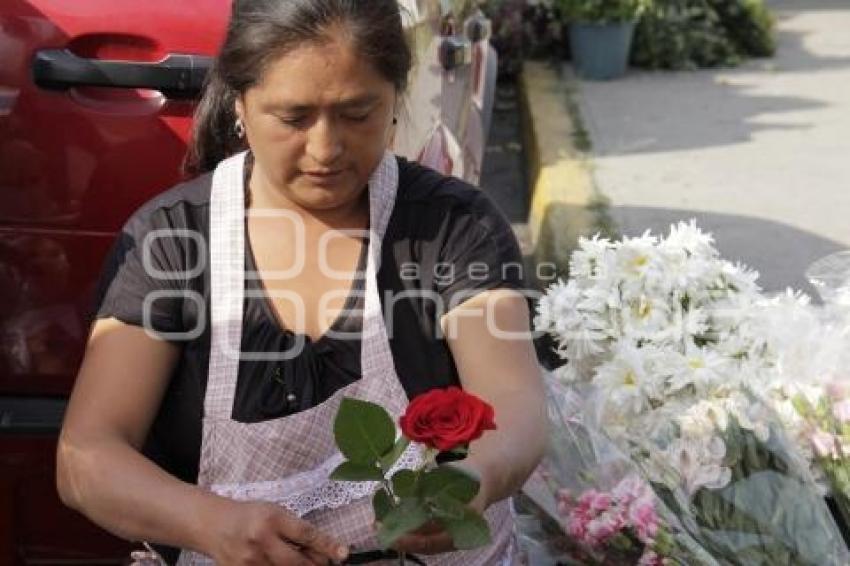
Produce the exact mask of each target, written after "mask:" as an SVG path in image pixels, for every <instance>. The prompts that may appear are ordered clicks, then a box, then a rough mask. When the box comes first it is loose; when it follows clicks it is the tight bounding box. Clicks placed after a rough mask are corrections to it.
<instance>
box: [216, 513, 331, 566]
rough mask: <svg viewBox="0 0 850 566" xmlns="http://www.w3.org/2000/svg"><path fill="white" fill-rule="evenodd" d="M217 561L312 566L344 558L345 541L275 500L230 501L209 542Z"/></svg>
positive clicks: (260, 565)
mask: <svg viewBox="0 0 850 566" xmlns="http://www.w3.org/2000/svg"><path fill="white" fill-rule="evenodd" d="M206 546H207V548H206V552H205V553H206V554H208V555H209V556H210V557H211V558H213V560H214V561H215V563H216V564H227V565H228V566H231V565H232V566H249V565H250V566H308V565H310V566H312V565H315V564H331V563H335V562H341V561H342V560H345V558H346V557H347V556H348V549H347V548H346V547H345V545H343V544H341V543H340V542H339V541H337V540H335V539H334V538H333V537H331V536H330V535H328V534H326V533H323V532H321V531H320V530H319V529H317V528H316V527H315V526H313V525H312V524H310V523H308V522H307V521H304V520H302V519H299V518H298V517H296V516H294V515H293V514H291V513H289V512H288V511H286V510H285V509H284V508H282V507H280V506H278V505H275V504H273V503H265V502H254V501H251V502H237V501H228V502H227V504H226V506H225V507H224V508H223V510H222V512H220V513H217V521H216V522H215V524H214V525H213V528H212V529H210V540H209V543H208V544H207V545H206Z"/></svg>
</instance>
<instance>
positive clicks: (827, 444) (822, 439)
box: [809, 430, 838, 458]
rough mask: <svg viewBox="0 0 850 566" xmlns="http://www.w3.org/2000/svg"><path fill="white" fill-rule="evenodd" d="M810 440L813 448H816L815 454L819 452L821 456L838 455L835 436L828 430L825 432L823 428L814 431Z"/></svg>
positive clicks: (834, 456) (835, 456) (833, 456)
mask: <svg viewBox="0 0 850 566" xmlns="http://www.w3.org/2000/svg"><path fill="white" fill-rule="evenodd" d="M809 440H810V441H811V443H812V448H814V450H815V454H817V455H818V456H820V457H821V458H837V457H838V450H837V448H836V445H835V437H834V436H832V435H831V434H829V433H828V432H824V431H822V430H818V431H816V432H813V433H812V435H811V436H810V437H809Z"/></svg>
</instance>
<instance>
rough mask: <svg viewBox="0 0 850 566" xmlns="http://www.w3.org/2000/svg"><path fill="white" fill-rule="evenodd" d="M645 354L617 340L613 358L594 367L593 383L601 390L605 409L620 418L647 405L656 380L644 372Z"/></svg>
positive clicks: (634, 413)
mask: <svg viewBox="0 0 850 566" xmlns="http://www.w3.org/2000/svg"><path fill="white" fill-rule="evenodd" d="M645 354H646V353H645V352H643V351H641V350H640V349H639V348H636V347H634V346H632V345H631V344H628V343H620V344H618V345H617V347H616V350H615V351H614V353H613V358H612V359H611V360H610V361H608V362H605V363H603V364H601V365H600V366H599V367H598V368H596V373H595V375H594V376H593V383H594V384H595V385H596V386H597V387H599V388H600V389H601V391H602V394H603V398H604V399H605V402H606V403H607V405H608V407H607V409H608V410H609V411H613V413H615V414H616V415H617V416H619V417H623V416H627V415H637V414H639V413H641V412H643V411H644V410H645V409H646V408H648V406H649V399H650V396H651V394H652V393H653V388H654V387H655V386H656V383H655V381H654V380H653V379H651V378H650V376H649V375H648V373H647V371H646V355H645Z"/></svg>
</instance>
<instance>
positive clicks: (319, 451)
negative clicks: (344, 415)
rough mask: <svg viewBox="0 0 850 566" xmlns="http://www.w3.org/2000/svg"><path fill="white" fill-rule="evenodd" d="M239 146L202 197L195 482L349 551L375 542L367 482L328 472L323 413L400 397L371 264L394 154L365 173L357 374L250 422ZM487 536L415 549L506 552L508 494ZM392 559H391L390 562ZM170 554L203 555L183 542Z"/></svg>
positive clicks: (196, 560)
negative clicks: (243, 356) (204, 333)
mask: <svg viewBox="0 0 850 566" xmlns="http://www.w3.org/2000/svg"><path fill="white" fill-rule="evenodd" d="M245 158H246V153H245V152H243V153H240V154H238V155H235V156H233V157H231V158H229V159H226V160H224V161H222V162H221V163H220V164H219V165H218V167H217V168H216V170H215V173H214V175H213V182H212V194H211V197H210V260H211V261H210V268H211V274H210V281H211V294H210V296H211V303H212V304H211V310H212V321H211V322H212V336H211V348H210V363H209V377H208V382H207V390H206V397H205V399H204V417H203V436H202V441H201V460H200V467H199V473H198V485H200V486H201V487H204V488H206V489H209V490H211V491H213V492H215V493H217V494H219V495H222V496H225V497H230V498H233V499H238V500H263V501H269V502H273V503H277V504H279V505H281V506H283V507H285V508H286V509H287V510H289V511H290V512H292V513H294V514H296V515H298V516H299V517H302V518H304V519H305V520H308V521H310V522H311V523H313V524H315V525H316V526H318V527H319V528H320V529H322V530H324V531H325V532H327V533H329V534H331V535H332V536H334V537H336V538H337V539H338V540H340V541H341V542H343V543H345V544H347V545H349V546H350V548H351V551H352V552H358V551H368V550H374V549H375V548H377V541H376V538H375V536H374V532H373V526H372V525H373V522H374V516H373V512H372V504H371V495H372V493H374V491H375V490H376V489H377V487H378V484H377V483H376V482H336V481H331V480H329V479H328V476H329V475H330V473H331V471H333V469H334V468H335V467H336V466H337V465H338V464H339V463H340V462H342V461H343V457H342V455H341V454H340V453H339V451H338V450H337V449H336V444H335V442H334V437H333V420H334V417H335V416H336V413H337V409H338V407H339V403H340V401H341V400H342V398H343V397H356V398H358V399H363V400H367V401H372V402H374V403H378V404H380V405H382V406H383V407H384V408H386V409H387V411H388V412H389V413H390V415H391V416H392V417H393V419H394V420H396V422H397V421H398V418H399V416H400V415H402V414H403V413H404V410H405V408H406V407H407V404H408V399H407V395H406V394H405V391H404V389H403V388H402V386H401V383H400V381H399V379H398V376H397V375H396V372H395V366H394V364H393V358H392V353H391V352H390V346H389V341H388V339H387V332H386V327H385V324H384V319H383V315H382V311H381V304H380V300H379V296H378V289H377V283H376V273H377V270H378V267H379V263H380V258H381V243H382V240H383V236H384V233H385V231H386V227H387V223H388V222H389V218H390V215H391V214H392V210H393V206H394V204H395V197H396V190H397V187H398V163H397V161H396V158H395V156H394V155H392V154H391V153H389V152H387V153H386V155H385V156H384V158H383V160H382V161H381V163H380V164H379V166H378V168H377V169H376V170H375V172H374V173H373V174H372V176H371V178H370V180H369V189H368V190H369V218H370V234H369V236H370V237H369V245H368V250H367V263H366V281H365V287H366V293H365V307H364V312H363V327H362V341H361V342H362V346H361V364H362V366H361V367H362V377H361V379H359V380H358V381H356V382H354V383H352V384H350V385H348V386H346V387H344V388H342V389H340V390H338V391H336V392H335V393H334V394H333V395H332V396H331V397H330V398H329V399H328V400H326V401H324V402H323V403H321V404H320V405H318V406H316V407H312V408H310V409H308V410H305V411H302V412H299V413H296V414H294V415H290V416H286V417H281V418H277V419H272V420H268V421H263V422H258V423H241V422H237V421H234V420H232V419H231V413H232V408H233V399H234V394H235V391H236V377H237V370H238V366H239V358H238V355H239V354H238V350H239V347H240V344H241V333H242V315H243V298H244V281H245V197H244V195H245V191H244V170H245V169H244V167H245ZM421 461H422V459H421V453H420V450H418V449H417V448H416V447H415V446H414V445H411V446H410V447H409V449H408V450H407V451H406V452H405V454H404V455H403V456H402V457H401V458H400V459H399V462H398V463H397V464H396V469H398V468H400V467H405V468H413V467H417V466H418V465H419V464H420V463H421ZM486 517H487V519H488V521H489V523H490V527H491V530H492V533H493V539H494V540H493V544H491V545H490V546H488V547H486V548H481V549H476V550H472V551H464V552H454V553H449V554H443V555H437V556H433V557H423V558H424V560H425V562H426V563H427V564H429V565H435V566H436V565H439V566H452V565H455V564H456V565H458V566H461V565H463V566H485V565H487V566H489V565H503V564H504V565H510V564H513V563H514V562H515V554H516V544H515V535H514V520H513V514H512V509H511V506H510V501H509V500H506V501H502V502H499V503H497V504H495V505H493V506H491V507H490V509H488V510H487V513H486ZM394 563H397V562H394ZM178 564H180V565H182V566H185V565H196V564H204V565H207V564H212V560H211V559H209V558H208V557H205V556H202V555H200V554H198V553H195V552H190V551H186V550H184V551H183V552H182V553H181V554H180V559H179V562H178Z"/></svg>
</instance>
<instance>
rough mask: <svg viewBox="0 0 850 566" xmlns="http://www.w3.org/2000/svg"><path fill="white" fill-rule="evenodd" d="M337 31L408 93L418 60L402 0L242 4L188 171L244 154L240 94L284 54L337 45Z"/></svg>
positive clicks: (214, 72)
mask: <svg viewBox="0 0 850 566" xmlns="http://www.w3.org/2000/svg"><path fill="white" fill-rule="evenodd" d="M336 25H339V26H343V27H344V28H345V29H346V31H347V32H348V36H349V37H350V38H351V40H352V42H353V44H354V48H355V49H357V51H358V52H359V53H360V55H362V56H363V57H365V58H366V59H367V60H368V61H370V62H371V63H372V65H373V66H374V67H375V69H376V70H377V71H378V72H379V73H380V74H381V75H382V76H383V77H385V78H386V79H387V80H388V81H390V82H392V83H393V85H394V86H395V88H396V91H398V92H399V93H402V92H404V90H405V88H406V87H407V75H408V72H409V71H410V67H411V61H412V57H411V51H410V47H409V46H408V44H407V41H406V39H405V36H404V29H403V25H402V19H401V13H400V11H399V6H398V2H397V0H235V1H234V3H233V11H232V13H231V17H230V24H229V25H228V28H227V35H226V37H225V40H224V44H223V45H222V47H221V50H220V51H219V54H218V57H217V58H216V60H215V62H214V63H213V66H212V68H211V69H210V72H209V74H208V75H207V78H206V82H205V85H204V93H203V96H202V98H201V101H200V103H199V104H198V108H197V110H196V111H195V118H194V126H193V129H192V139H191V142H190V145H189V149H188V152H187V154H186V159H185V160H184V163H183V170H184V173H186V174H187V175H194V174H198V173H204V172H207V171H211V170H213V169H214V168H215V166H216V164H218V162H219V161H221V160H222V159H225V158H227V157H229V156H230V155H233V154H234V153H237V152H239V151H241V150H243V149H245V147H246V146H245V141H244V140H242V139H240V138H239V136H237V135H236V131H235V128H234V125H235V122H236V113H235V110H234V103H235V101H236V98H237V96H238V95H239V94H242V93H244V92H245V91H246V90H248V89H249V88H251V87H252V86H254V85H255V84H257V83H258V82H259V81H260V79H261V77H262V74H263V72H264V71H265V69H266V67H267V65H268V64H269V63H270V62H271V61H273V60H274V59H276V58H277V57H279V56H280V55H283V54H285V53H286V52H287V51H290V50H292V49H295V48H296V47H298V46H301V45H304V44H309V43H324V42H327V41H330V39H331V35H330V33H331V29H332V28H333V26H336Z"/></svg>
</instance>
